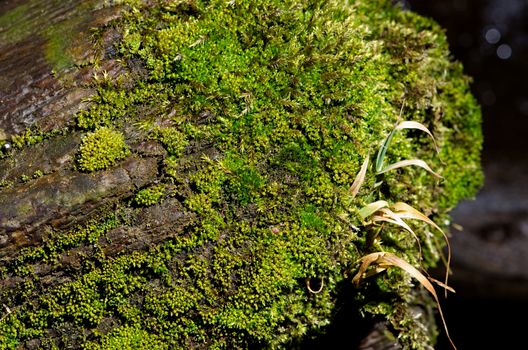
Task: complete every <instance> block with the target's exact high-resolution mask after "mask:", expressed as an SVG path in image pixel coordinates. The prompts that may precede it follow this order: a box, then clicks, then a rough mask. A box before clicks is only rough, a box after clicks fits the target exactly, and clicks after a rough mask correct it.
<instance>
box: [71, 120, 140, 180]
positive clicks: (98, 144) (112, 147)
mask: <svg viewBox="0 0 528 350" xmlns="http://www.w3.org/2000/svg"><path fill="white" fill-rule="evenodd" d="M128 154H130V150H129V149H128V146H127V145H126V143H125V138H124V136H123V134H121V133H120V132H119V131H115V130H112V129H110V128H107V127H102V128H99V129H97V130H96V131H94V132H90V133H88V134H87V135H86V136H85V137H84V138H83V139H82V142H81V146H80V147H79V153H78V158H77V164H78V166H79V169H80V170H81V171H86V172H92V171H97V170H102V169H106V168H108V167H110V166H112V165H114V164H115V163H116V162H117V161H118V160H120V159H123V158H125V157H126V156H127V155H128Z"/></svg>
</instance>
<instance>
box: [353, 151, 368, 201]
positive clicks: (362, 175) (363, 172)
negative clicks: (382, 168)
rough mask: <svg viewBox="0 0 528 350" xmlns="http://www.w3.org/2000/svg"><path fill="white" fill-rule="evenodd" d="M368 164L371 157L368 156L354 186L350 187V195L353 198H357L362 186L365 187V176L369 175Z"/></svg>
mask: <svg viewBox="0 0 528 350" xmlns="http://www.w3.org/2000/svg"><path fill="white" fill-rule="evenodd" d="M368 164H369V156H368V155H367V157H366V158H365V161H363V165H361V169H360V170H359V173H358V174H357V175H356V178H355V179H354V182H353V183H352V186H350V195H351V196H352V198H355V197H356V195H357V194H358V192H359V189H360V188H361V185H363V182H364V181H365V175H366V174H367V169H368Z"/></svg>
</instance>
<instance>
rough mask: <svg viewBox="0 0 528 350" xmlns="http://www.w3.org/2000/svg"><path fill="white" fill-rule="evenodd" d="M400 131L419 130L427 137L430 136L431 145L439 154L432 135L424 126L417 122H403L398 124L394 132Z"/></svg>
mask: <svg viewBox="0 0 528 350" xmlns="http://www.w3.org/2000/svg"><path fill="white" fill-rule="evenodd" d="M402 129H416V130H421V131H423V132H425V133H426V134H427V135H429V136H431V139H432V140H433V144H434V147H435V150H436V153H439V150H438V146H437V144H436V140H435V138H434V136H433V133H432V132H431V131H429V129H427V128H426V127H425V125H423V124H422V123H418V122H415V121H403V122H401V123H400V124H398V125H397V126H396V130H402Z"/></svg>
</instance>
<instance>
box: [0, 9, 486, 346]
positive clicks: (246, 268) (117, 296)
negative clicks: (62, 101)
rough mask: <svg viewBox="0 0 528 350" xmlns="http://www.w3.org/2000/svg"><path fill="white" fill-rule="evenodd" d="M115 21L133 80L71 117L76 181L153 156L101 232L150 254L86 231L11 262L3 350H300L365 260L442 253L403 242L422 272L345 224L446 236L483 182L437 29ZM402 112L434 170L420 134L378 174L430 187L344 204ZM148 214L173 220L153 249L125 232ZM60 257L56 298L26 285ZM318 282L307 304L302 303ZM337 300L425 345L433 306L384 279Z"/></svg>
mask: <svg viewBox="0 0 528 350" xmlns="http://www.w3.org/2000/svg"><path fill="white" fill-rule="evenodd" d="M125 3H126V4H128V5H129V6H130V11H129V12H127V13H125V14H124V15H123V18H121V19H120V20H119V22H117V23H116V25H118V26H119V27H118V28H120V30H121V31H122V33H123V36H122V41H121V42H120V44H119V52H120V55H121V57H120V59H121V60H122V62H141V63H142V64H143V68H144V69H145V72H144V75H143V78H142V79H141V80H137V81H135V82H129V83H127V84H122V83H119V82H116V83H115V84H110V83H108V82H106V83H104V84H103V83H101V85H100V86H99V87H98V92H97V94H96V95H94V96H93V97H92V99H91V100H92V101H91V102H92V103H91V105H90V107H89V109H87V110H85V111H81V112H80V113H79V114H78V115H77V117H76V118H77V120H76V121H77V126H78V127H79V128H81V129H83V130H87V131H92V132H89V133H88V134H87V135H86V136H85V138H84V139H83V141H82V144H81V146H80V149H79V153H78V158H77V162H78V163H77V164H78V168H79V170H81V171H96V170H99V169H104V168H107V167H109V166H112V165H114V164H115V163H116V162H117V161H118V160H119V159H122V158H123V157H125V156H126V155H127V154H128V153H129V151H128V148H127V146H126V144H127V143H128V144H130V145H141V144H143V143H142V142H143V141H148V140H150V141H148V143H149V144H152V143H154V144H155V142H152V140H156V141H158V142H159V143H160V144H161V146H163V147H164V149H165V151H166V152H165V153H164V154H163V155H161V153H163V152H160V153H158V156H157V157H158V160H159V163H158V164H159V165H160V166H161V167H162V169H163V171H161V172H159V176H157V177H156V178H153V179H152V182H151V185H148V186H147V187H145V188H144V189H142V190H140V191H138V192H137V193H136V195H135V197H134V199H133V200H130V199H129V198H127V199H124V200H123V201H121V202H120V203H119V206H121V207H127V206H130V207H128V208H126V215H123V218H122V220H120V221H118V222H114V224H112V225H111V228H117V229H118V230H117V233H120V232H121V233H122V232H125V233H126V234H125V236H127V237H134V236H138V240H139V241H142V240H143V239H145V241H146V242H147V244H146V245H145V246H143V247H144V249H142V250H139V251H135V250H133V249H134V248H133V247H131V248H130V250H126V249H125V250H122V251H121V252H120V253H119V254H117V255H108V256H107V255H106V254H110V253H111V252H112V247H114V246H113V244H120V243H119V239H118V240H117V242H107V241H105V237H104V236H105V233H106V232H108V230H109V229H111V228H104V229H103V228H101V229H94V230H92V229H90V230H88V231H86V232H85V231H82V230H79V231H76V232H77V233H71V232H70V233H69V234H65V235H64V237H63V238H62V239H58V238H54V240H53V242H55V243H53V244H52V243H46V244H43V246H42V247H39V248H36V249H34V250H30V251H24V252H22V253H21V255H20V257H19V259H18V260H17V261H18V263H17V264H15V265H14V266H13V267H10V269H8V270H7V272H5V273H4V274H8V275H13V276H15V275H16V276H19V278H21V279H23V280H24V281H26V282H27V285H28V288H29V287H31V286H32V287H31V288H29V289H28V292H26V293H24V292H22V291H20V290H19V289H13V290H10V289H8V292H7V293H6V299H5V300H9V302H10V303H12V304H13V306H16V307H17V308H16V312H14V313H13V315H11V316H10V317H9V318H6V320H5V321H3V323H2V325H1V327H2V328H0V330H1V333H0V337H4V338H5V339H7V340H6V344H10V345H9V347H11V348H12V347H15V346H18V345H17V344H24V343H25V342H28V341H30V340H31V339H34V338H37V339H44V338H49V339H51V340H50V342H52V343H55V344H59V343H60V342H66V343H68V344H70V345H71V347H79V346H80V344H81V343H83V342H82V340H80V339H81V338H83V337H89V339H90V342H89V343H88V345H86V346H87V347H88V348H97V347H103V348H105V347H107V348H111V347H112V346H118V344H121V345H122V346H125V347H126V346H129V347H131V348H133V347H135V346H136V347H139V346H152V347H154V348H156V347H157V346H166V347H169V348H211V349H226V348H228V349H229V348H295V347H296V346H298V345H299V344H300V343H301V342H302V341H303V339H306V337H312V336H314V335H316V334H319V333H321V332H324V331H325V326H326V325H328V324H329V323H330V322H331V321H332V320H333V317H334V315H335V313H336V304H338V303H339V302H340V301H339V297H340V295H341V293H342V292H343V289H346V288H344V287H343V286H344V285H348V284H349V283H350V276H353V274H354V272H355V271H356V270H357V261H358V259H359V258H360V257H361V256H364V255H366V254H368V253H370V252H372V250H383V251H389V252H392V253H394V254H396V255H398V256H400V257H401V258H404V259H406V260H407V261H409V262H410V263H412V264H414V265H416V266H418V264H420V263H421V265H422V267H423V268H428V267H431V266H434V265H435V264H436V263H437V262H438V260H439V254H440V251H439V248H438V245H437V244H435V240H437V241H441V239H442V237H440V235H438V234H436V233H433V234H431V233H426V230H427V228H426V226H425V225H421V224H413V225H412V227H413V229H414V230H415V232H417V235H418V236H419V237H420V240H421V242H422V244H421V245H422V254H423V259H422V257H421V256H420V252H419V249H418V246H417V244H416V241H415V240H414V238H413V237H412V236H411V235H409V234H408V233H406V232H405V231H402V230H400V229H398V228H397V227H394V226H392V225H390V224H387V225H385V226H383V227H372V226H368V225H364V223H363V222H362V220H361V218H360V217H359V216H358V215H357V211H358V209H359V208H361V207H362V206H364V205H365V204H368V203H371V202H373V201H375V200H379V199H384V200H387V201H389V202H391V203H394V202H397V201H403V202H406V203H408V204H410V205H412V206H414V207H416V208H417V209H419V210H421V211H427V212H430V213H433V214H432V218H433V219H435V220H436V221H437V222H443V220H444V219H445V218H447V210H448V209H450V208H452V207H453V206H454V205H455V204H456V203H457V202H458V201H459V200H460V199H462V198H465V197H468V196H471V195H473V194H474V192H475V190H476V188H477V187H478V186H479V185H480V183H481V180H482V176H481V171H480V167H479V151H480V144H481V131H480V114H479V113H480V112H479V109H478V106H477V105H476V103H475V100H474V98H473V97H472V96H471V95H470V93H469V89H468V79H467V78H466V77H465V76H464V75H463V74H462V69H461V67H460V65H459V64H457V63H453V62H452V61H451V60H450V58H449V53H448V50H447V44H446V40H445V36H444V34H443V33H442V30H441V29H440V28H439V27H438V26H437V25H436V24H434V23H433V22H431V21H429V20H427V19H424V18H421V17H419V16H417V15H415V14H413V13H411V12H408V11H402V10H401V9H399V8H397V7H394V6H392V5H391V4H390V2H389V1H385V0H375V1H363V0H356V1H351V2H347V3H346V4H345V3H344V2H342V1H337V0H331V1H298V0H287V1H282V0H281V1H279V0H257V1H255V0H251V1H250V0H247V1H246V0H242V1H236V2H226V1H221V0H213V1H180V2H170V3H169V2H161V1H160V2H156V1H155V2H143V1H130V2H128V1H125ZM134 67H136V65H134ZM402 106H403V109H402ZM400 110H402V116H401V119H403V120H415V121H418V122H420V123H423V124H424V125H426V126H427V127H428V128H429V129H430V130H431V131H432V132H433V133H434V135H435V138H436V139H437V141H438V145H439V148H440V155H437V154H435V151H434V149H433V148H432V147H431V145H430V140H429V139H427V136H426V135H416V134H415V133H412V132H402V133H398V134H397V135H396V136H395V137H394V139H393V141H392V143H391V146H390V148H389V150H388V151H387V155H386V157H387V162H394V161H398V160H402V159H408V158H420V159H423V160H425V161H427V163H428V164H429V165H430V166H431V167H432V168H433V169H434V170H435V171H437V172H439V173H441V175H443V177H444V180H443V181H441V182H439V181H437V179H435V178H434V177H432V176H430V174H428V173H427V172H425V171H423V169H420V168H416V167H406V168H404V169H399V170H397V171H392V172H388V173H386V174H383V175H378V176H376V175H375V174H374V172H373V170H372V169H369V171H368V172H367V176H366V179H365V182H364V184H363V186H362V187H361V189H360V191H359V194H358V196H357V197H356V198H351V196H350V191H349V189H350V186H351V184H352V182H353V181H354V179H355V177H356V174H357V173H358V171H359V169H360V166H361V164H362V163H363V161H364V159H365V158H366V157H371V158H373V157H374V155H375V153H376V152H377V150H378V149H379V147H380V146H381V143H382V142H383V139H384V138H385V137H386V135H388V133H389V132H390V131H391V130H392V128H393V127H394V124H395V123H396V122H397V121H398V120H399V117H398V114H399V112H400ZM121 130H122V131H123V132H121ZM124 135H127V138H128V139H127V140H125V137H124ZM125 141H126V142H125ZM145 143H147V142H145ZM157 146H159V145H157ZM138 153H140V152H138ZM145 153H147V152H145ZM140 154H142V153H140ZM371 160H372V159H371ZM379 182H381V183H382V184H381V185H380V184H379ZM168 189H170V191H169V190H168ZM169 192H170V193H169ZM165 197H171V198H170V200H168V199H167V200H165V201H163V203H160V202H161V200H162V199H163V198H165ZM155 203H160V205H159V206H156V207H153V208H143V206H149V205H152V204H155ZM175 203H176V204H175ZM131 204H132V205H131ZM133 204H136V206H134V205H133ZM161 211H165V215H166V216H168V217H170V218H176V220H175V221H168V220H167V222H171V224H166V225H169V227H164V229H166V230H167V231H168V232H170V234H165V233H164V234H163V235H160V237H165V238H159V239H160V241H157V240H155V239H153V240H152V241H151V240H150V239H149V238H147V235H151V234H153V232H154V233H156V232H157V231H156V227H152V226H155V225H156V222H157V221H153V224H154V225H151V224H152V223H149V224H148V225H146V226H145V227H142V226H141V224H142V223H141V222H139V223H138V221H141V220H144V218H145V215H146V214H145V213H158V214H159V212H161ZM147 215H149V214H147ZM181 218H185V220H184V219H182V221H179V219H181ZM440 219H441V220H440ZM95 225H96V226H97V227H99V226H100V225H102V224H101V223H100V222H99V224H95ZM149 225H151V226H149ZM103 226H104V225H103ZM104 227H106V226H104ZM138 227H141V229H139V230H138ZM145 228H146V229H145ZM139 231H141V232H139ZM143 231H147V232H143ZM81 232H85V233H81ZM117 233H116V235H117V236H119V235H118V234H117ZM129 234H130V236H129ZM373 234H375V235H377V237H379V238H380V239H378V240H372V239H371V238H372V237H373ZM86 235H89V236H90V237H93V239H88V238H87V237H86ZM143 235H145V237H143ZM148 237H150V236H148ZM153 242H155V243H153ZM108 247H110V248H108ZM68 257H70V259H71V257H76V259H74V262H75V264H74V263H73V262H71V263H70V265H75V268H70V270H69V271H70V273H69V274H68V278H69V279H68V280H67V281H65V282H64V283H62V284H61V285H52V286H47V285H46V284H44V283H42V281H41V279H40V278H39V277H35V278H33V277H32V276H33V272H34V271H40V270H43V269H44V268H50V267H49V264H50V263H51V262H55V263H56V264H57V266H58V267H57V268H61V266H62V265H61V263H60V261H61V260H60V259H62V260H65V261H68ZM59 258H60V259H59ZM43 264H44V265H43ZM70 265H66V266H70ZM313 281H319V283H322V285H323V288H322V289H321V291H320V292H319V293H313V290H312V291H310V288H308V287H307V285H310V283H312V282H313ZM321 281H322V282H321ZM31 283H33V284H32V285H31ZM6 288H7V287H6ZM352 294H353V298H354V300H355V302H356V303H357V305H358V309H357V313H358V314H362V315H366V317H375V318H385V319H386V320H387V321H388V323H389V325H390V330H391V331H393V332H394V333H395V337H396V338H397V339H399V341H400V343H401V344H402V346H403V347H404V348H409V349H425V348H428V347H430V346H431V345H432V340H431V339H432V338H430V336H431V335H434V334H435V331H434V330H431V329H427V328H424V324H425V323H426V322H425V321H423V320H422V319H420V318H416V317H415V316H416V315H415V314H413V312H412V310H413V308H414V307H415V306H416V305H421V306H424V308H426V309H427V308H429V306H430V305H431V303H432V301H431V299H430V298H428V297H426V296H423V295H422V294H421V292H420V289H419V288H417V287H416V286H415V285H414V284H413V283H412V281H411V278H410V276H408V275H407V274H406V273H404V272H403V271H400V270H397V269H388V271H386V272H385V273H382V274H379V275H377V276H376V277H372V278H369V279H366V280H365V281H364V283H363V284H362V285H360V286H359V287H358V288H357V289H354V290H353V293H352ZM10 305H11V304H10ZM65 329H68V331H65ZM351 331H353V330H351ZM60 344H63V343H60ZM83 344H84V343H83ZM123 344H125V345H123ZM145 344H147V345H145Z"/></svg>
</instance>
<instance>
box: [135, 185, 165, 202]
mask: <svg viewBox="0 0 528 350" xmlns="http://www.w3.org/2000/svg"><path fill="white" fill-rule="evenodd" d="M164 195H165V186H164V185H162V184H159V185H153V186H150V187H147V188H144V189H142V190H141V191H139V192H138V193H136V196H135V197H134V203H135V204H137V205H139V206H149V205H153V204H156V203H159V202H160V201H161V200H162V198H163V196H164Z"/></svg>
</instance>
